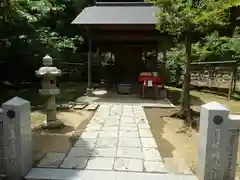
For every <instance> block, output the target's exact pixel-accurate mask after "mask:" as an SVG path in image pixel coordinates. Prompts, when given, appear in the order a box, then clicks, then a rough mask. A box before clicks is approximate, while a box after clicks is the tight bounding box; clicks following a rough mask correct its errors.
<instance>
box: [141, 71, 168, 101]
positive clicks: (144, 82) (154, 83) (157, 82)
mask: <svg viewBox="0 0 240 180" xmlns="http://www.w3.org/2000/svg"><path fill="white" fill-rule="evenodd" d="M149 81H151V85H149V84H148V82H149ZM138 82H139V83H141V87H142V88H141V89H142V93H141V96H142V97H144V91H145V88H152V89H155V90H156V91H155V92H156V93H155V95H156V96H155V97H157V94H158V89H161V88H164V86H163V85H162V84H161V83H162V82H163V80H162V78H160V77H159V76H153V75H150V76H147V75H142V76H141V75H140V76H139V77H138Z"/></svg>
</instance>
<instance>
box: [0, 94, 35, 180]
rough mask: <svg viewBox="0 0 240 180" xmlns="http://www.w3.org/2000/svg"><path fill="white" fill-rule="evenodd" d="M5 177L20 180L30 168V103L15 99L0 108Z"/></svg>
mask: <svg viewBox="0 0 240 180" xmlns="http://www.w3.org/2000/svg"><path fill="white" fill-rule="evenodd" d="M2 108H3V113H4V114H3V116H2V117H3V135H4V158H5V162H6V175H7V178H8V179H11V180H21V179H23V177H24V176H25V175H26V173H27V172H28V171H29V170H30V169H31V168H32V163H33V161H32V134H31V120H30V103H29V102H28V101H26V100H23V99H21V98H18V97H15V98H13V99H11V100H9V101H7V102H5V103H4V104H3V106H2Z"/></svg>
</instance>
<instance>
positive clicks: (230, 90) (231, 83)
mask: <svg viewBox="0 0 240 180" xmlns="http://www.w3.org/2000/svg"><path fill="white" fill-rule="evenodd" d="M235 70H236V68H235V67H233V68H232V72H231V77H230V82H229V87H228V100H231V97H232V91H233V81H234V76H235Z"/></svg>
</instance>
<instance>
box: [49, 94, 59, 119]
mask: <svg viewBox="0 0 240 180" xmlns="http://www.w3.org/2000/svg"><path fill="white" fill-rule="evenodd" d="M46 111H47V122H48V123H49V122H52V121H56V120H57V111H56V97H55V96H49V97H48V99H47V104H46Z"/></svg>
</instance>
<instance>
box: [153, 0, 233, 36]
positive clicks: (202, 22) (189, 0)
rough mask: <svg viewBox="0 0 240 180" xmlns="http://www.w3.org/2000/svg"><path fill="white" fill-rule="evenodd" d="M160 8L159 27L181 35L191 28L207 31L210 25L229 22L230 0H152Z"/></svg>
mask: <svg viewBox="0 0 240 180" xmlns="http://www.w3.org/2000/svg"><path fill="white" fill-rule="evenodd" d="M151 2H153V3H154V4H155V6H157V7H159V8H160V10H159V12H158V13H157V17H158V25H157V28H158V29H159V30H160V31H161V32H163V33H167V34H169V35H173V36H175V37H180V36H181V35H184V34H185V33H186V32H187V31H188V32H189V30H190V31H191V32H194V31H201V32H203V31H205V30H206V28H209V26H210V25H211V26H212V25H214V24H217V25H226V24H227V23H228V22H229V18H230V16H229V13H228V9H229V7H230V6H231V2H229V1H228V0H195V1H194V0H151Z"/></svg>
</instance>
